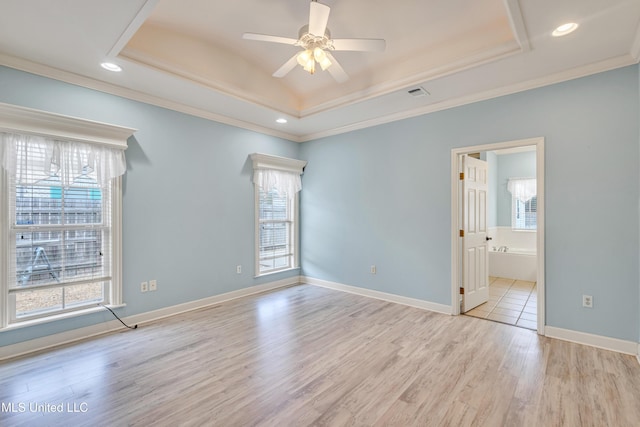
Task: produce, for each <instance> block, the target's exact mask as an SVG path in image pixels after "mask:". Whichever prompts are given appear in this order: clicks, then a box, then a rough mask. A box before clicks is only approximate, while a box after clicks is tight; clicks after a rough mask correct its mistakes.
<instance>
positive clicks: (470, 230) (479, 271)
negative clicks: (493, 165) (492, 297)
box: [462, 155, 489, 313]
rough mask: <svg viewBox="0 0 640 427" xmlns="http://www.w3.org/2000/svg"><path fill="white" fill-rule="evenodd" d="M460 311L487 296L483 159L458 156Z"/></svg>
mask: <svg viewBox="0 0 640 427" xmlns="http://www.w3.org/2000/svg"><path fill="white" fill-rule="evenodd" d="M462 165H463V168H462V170H463V171H464V176H463V179H462V194H463V197H462V224H463V233H462V287H463V295H462V312H463V313H464V312H467V311H469V310H471V309H472V308H474V307H477V306H479V305H480V304H483V303H485V302H487V301H488V300H489V254H488V252H487V247H488V245H487V189H488V185H487V162H485V161H482V160H478V159H475V158H473V157H469V156H467V155H465V156H463V158H462Z"/></svg>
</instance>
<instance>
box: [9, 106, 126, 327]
mask: <svg viewBox="0 0 640 427" xmlns="http://www.w3.org/2000/svg"><path fill="white" fill-rule="evenodd" d="M136 130H137V129H133V128H129V127H124V126H117V125H112V124H107V123H102V122H97V121H91V120H85V119H80V118H76V117H71V116H65V115H61V114H56V113H50V112H47V111H41V110H35V109H32V108H25V107H20V106H16V105H11V104H4V103H0V132H9V133H20V134H26V135H37V136H44V137H47V138H52V139H57V140H63V141H75V142H84V143H91V144H99V145H106V146H109V147H112V148H119V149H122V150H126V148H127V140H128V139H129V137H131V136H132V135H133V133H134V132H136ZM9 181H10V180H9V177H8V174H7V171H5V170H4V169H3V168H2V167H1V166H0V199H1V200H3V201H5V200H6V201H8V198H9V192H10V189H9ZM110 185H111V198H112V200H111V210H112V212H111V215H112V216H111V239H112V243H111V244H112V251H111V257H112V259H111V286H110V288H111V289H110V292H111V295H110V301H109V305H108V306H109V307H119V306H123V305H124V304H123V301H122V298H123V291H122V286H123V284H122V177H117V178H113V179H112V180H111V184H110ZM2 205H3V208H2V209H0V271H2V272H6V273H5V274H2V275H0V332H2V331H4V330H10V329H16V328H17V327H23V326H32V325H35V324H41V323H47V322H53V321H56V320H59V319H61V318H67V317H75V316H78V315H82V314H88V313H94V312H95V311H96V308H95V307H85V308H82V309H78V310H74V311H67V312H65V311H62V312H60V311H58V312H55V313H51V314H50V315H49V316H45V317H40V318H33V319H28V320H24V321H17V322H10V318H11V316H10V313H9V292H8V290H9V282H8V279H9V278H8V274H9V268H8V267H9V265H10V264H9V263H10V259H9V257H10V253H11V251H10V245H11V243H10V239H9V234H10V233H9V226H10V224H9V203H2Z"/></svg>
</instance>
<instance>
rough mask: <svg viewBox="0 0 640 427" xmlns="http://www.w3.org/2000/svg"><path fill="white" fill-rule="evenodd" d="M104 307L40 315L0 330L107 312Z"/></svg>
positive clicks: (111, 307)
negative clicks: (45, 315)
mask: <svg viewBox="0 0 640 427" xmlns="http://www.w3.org/2000/svg"><path fill="white" fill-rule="evenodd" d="M126 306H127V305H126V304H117V305H106V306H104V307H109V308H110V309H112V310H113V309H116V308H122V307H126ZM104 307H103V306H96V307H90V308H85V309H82V310H76V311H69V312H67V313H60V314H53V315H51V316H47V317H40V318H38V319H31V320H25V321H22V322H15V323H10V324H8V325H7V326H6V327H4V328H1V329H0V332H5V331H13V330H16V329H22V328H28V327H29V326H35V325H42V324H44V323H50V322H55V321H58V320H63V319H71V318H74V317H79V316H84V315H86V314H93V313H99V312H101V311H104V312H107V310H106V309H105V308H104ZM109 314H111V313H109Z"/></svg>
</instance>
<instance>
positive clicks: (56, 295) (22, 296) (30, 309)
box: [16, 288, 62, 318]
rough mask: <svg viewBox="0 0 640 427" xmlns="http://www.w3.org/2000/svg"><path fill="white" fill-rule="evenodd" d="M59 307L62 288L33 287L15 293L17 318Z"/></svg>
mask: <svg viewBox="0 0 640 427" xmlns="http://www.w3.org/2000/svg"><path fill="white" fill-rule="evenodd" d="M61 309H62V288H48V289H35V290H30V291H24V292H18V293H16V317H17V318H19V317H25V316H33V315H36V314H42V313H46V312H51V311H56V310H61Z"/></svg>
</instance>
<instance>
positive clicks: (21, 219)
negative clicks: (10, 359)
mask: <svg viewBox="0 0 640 427" xmlns="http://www.w3.org/2000/svg"><path fill="white" fill-rule="evenodd" d="M61 213H62V188H60V186H59V185H58V181H57V180H55V179H53V178H52V179H51V180H48V181H41V182H40V183H38V184H36V185H18V186H16V224H18V225H55V224H61V222H62V217H61Z"/></svg>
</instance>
